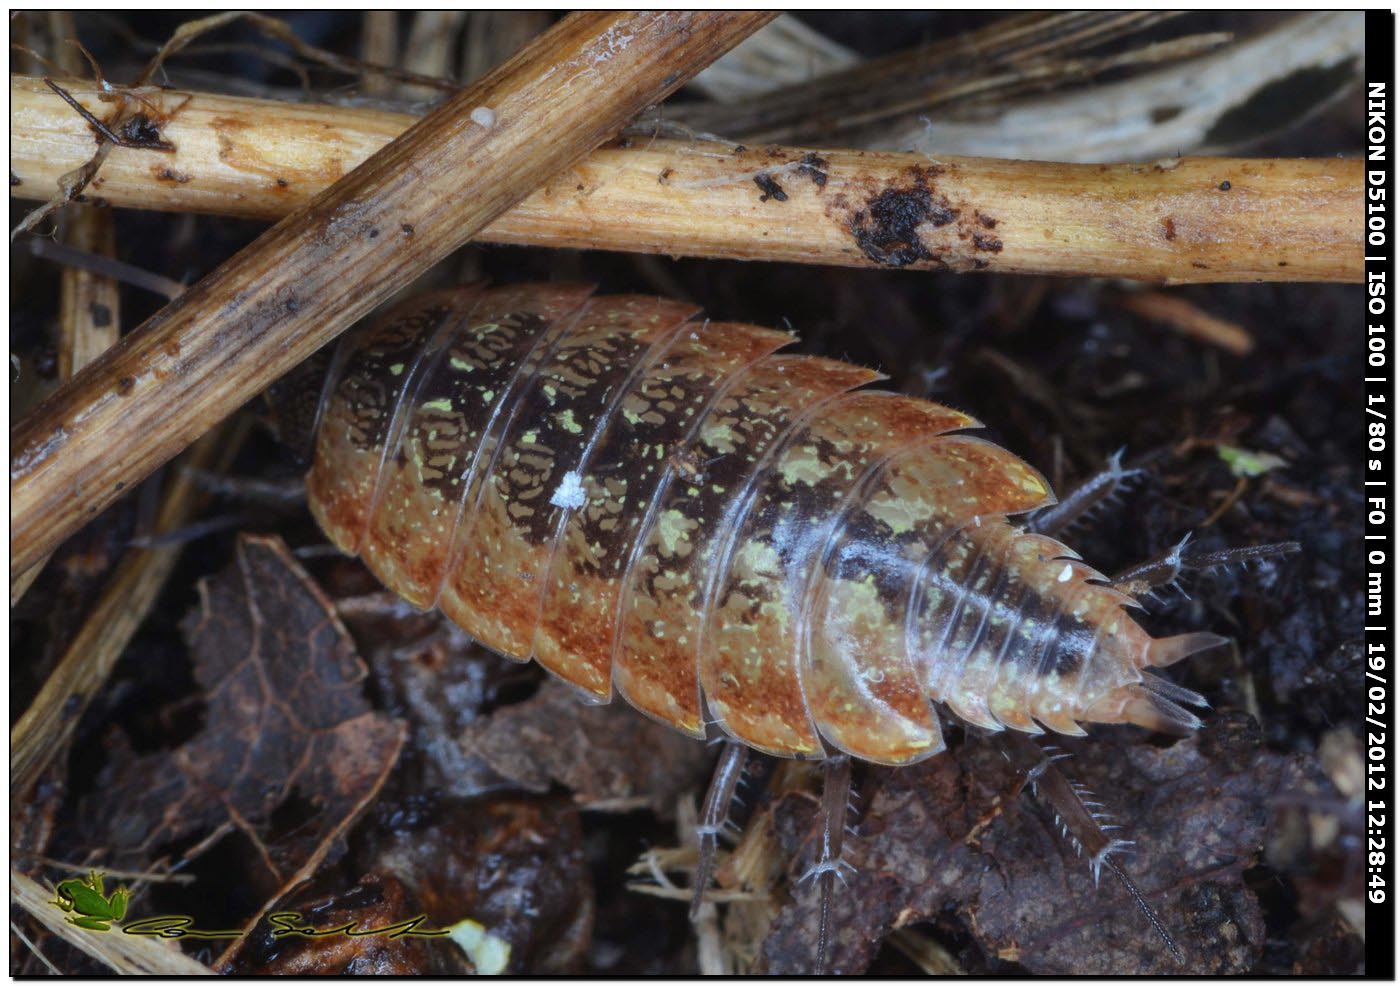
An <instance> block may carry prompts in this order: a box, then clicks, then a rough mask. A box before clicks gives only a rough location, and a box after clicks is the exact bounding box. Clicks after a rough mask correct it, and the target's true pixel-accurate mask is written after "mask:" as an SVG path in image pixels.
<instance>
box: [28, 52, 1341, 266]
mask: <svg viewBox="0 0 1400 986" xmlns="http://www.w3.org/2000/svg"><path fill="white" fill-rule="evenodd" d="M10 95H11V126H10V133H11V168H12V169H13V170H14V172H15V174H16V175H17V176H18V177H19V179H20V181H21V183H20V184H19V185H17V186H14V187H12V188H11V190H10V194H11V195H12V196H15V197H20V198H32V197H34V196H36V195H39V194H47V188H48V187H49V183H50V182H52V181H53V179H54V178H55V177H56V176H57V175H59V174H61V173H62V170H63V168H65V167H67V166H68V165H69V164H71V163H72V162H73V161H74V160H81V159H82V156H83V155H84V154H86V153H87V147H88V146H89V144H90V135H89V132H88V130H87V128H86V127H85V126H84V124H83V122H82V121H81V120H80V119H78V118H77V117H76V116H74V115H73V113H72V112H71V111H70V110H69V109H67V108H66V107H65V106H63V105H62V104H61V103H59V102H58V100H56V99H54V97H53V94H52V93H49V92H48V91H47V89H45V88H44V87H43V84H42V83H40V82H38V81H37V80H33V79H29V78H25V77H13V78H12V79H11V83H10ZM74 96H75V97H76V98H78V99H80V100H81V99H83V98H84V96H83V95H82V94H81V93H78V92H74ZM162 98H165V99H176V98H181V99H188V102H187V103H185V104H184V106H183V108H182V109H181V110H180V113H179V115H178V116H177V117H176V118H175V119H173V120H171V121H170V122H169V123H168V124H167V126H166V128H165V130H166V133H167V134H168V135H169V136H170V138H171V139H172V140H173V141H174V142H175V143H176V145H177V152H176V154H175V155H174V158H173V160H171V161H170V162H169V172H170V174H169V176H167V177H161V176H157V177H156V178H155V179H154V180H153V177H152V170H151V167H150V164H149V162H148V161H145V160H143V156H142V155H138V154H134V153H132V152H129V151H127V150H125V149H118V150H116V151H115V152H113V154H112V156H111V159H110V160H109V161H108V162H107V164H106V165H105V166H104V169H103V173H102V175H103V186H102V196H103V198H104V199H105V200H106V201H107V202H109V203H110V204H113V205H119V206H123V205H124V206H133V207H136V208H143V209H167V210H174V211H194V212H208V213H215V214H220V215H231V216H248V217H258V218H267V219H277V218H281V217H283V216H285V215H287V214H288V213H289V212H291V211H292V210H294V209H296V208H297V207H299V206H301V205H302V204H304V203H306V202H309V201H310V200H312V199H313V198H314V197H315V196H316V195H318V194H319V193H321V192H322V191H324V190H325V188H326V187H327V185H328V183H329V182H330V180H331V178H332V177H333V176H335V175H336V174H338V173H339V172H340V171H341V170H342V169H344V168H347V167H351V166H353V165H355V164H357V163H359V162H361V161H363V160H365V159H366V158H368V157H369V156H370V155H371V154H373V153H374V151H375V150H376V149H377V148H380V147H382V146H383V145H384V144H386V143H387V142H389V141H390V140H391V139H393V137H394V136H395V135H397V134H400V133H402V132H403V131H404V130H405V129H406V128H408V127H409V126H410V125H411V124H412V123H413V117H411V116H407V115H405V114H400V113H387V112H381V111H375V110H364V109H345V108H341V107H335V106H312V105H305V104H289V103H282V102H275V101H272V100H260V99H249V98H241V97H232V96H213V95H206V94H203V93H200V94H189V93H179V92H172V93H165V94H164V95H163V97H162ZM269 147H276V148H277V153H276V160H277V162H278V164H277V166H276V167H275V168H273V167H269V166H268V164H267V153H266V152H267V148H269ZM1363 168H1364V165H1363V162H1362V161H1360V160H1359V159H1357V160H1338V159H1317V160H1306V159H1305V160H1249V159H1237V158H1173V159H1171V160H1169V161H1164V162H1158V163H1156V164H1118V165H1107V166H1102V165H1071V164H1056V163H1046V162H1031V161H1002V160H994V159H987V158H958V157H946V158H939V159H938V160H932V159H930V158H928V157H925V156H923V155H917V154H897V153H874V152H859V151H824V150H815V151H813V150H808V149H805V148H795V147H771V148H769V147H765V148H761V149H753V150H739V149H737V148H736V146H735V145H733V144H729V143H715V142H704V141H698V140H675V139H666V138H656V139H652V138H651V137H650V136H648V138H647V139H646V140H642V139H640V138H637V137H633V138H631V139H630V146H626V147H622V146H611V147H607V148H603V149H600V150H598V151H595V152H594V153H593V154H591V155H589V156H588V157H587V158H585V159H584V160H583V161H581V162H579V163H578V164H577V165H575V166H574V167H573V168H572V169H570V170H569V171H568V172H566V173H564V174H562V175H559V176H558V177H556V178H554V179H553V180H552V181H550V182H548V183H547V184H545V185H544V187H543V188H540V189H539V190H537V191H535V192H534V194H532V195H530V196H529V197H527V198H526V199H525V201H524V202H522V203H521V204H520V205H519V206H517V207H516V208H514V209H512V210H511V211H509V212H507V213H505V214H504V215H502V216H501V217H500V218H499V219H497V220H495V221H494V222H492V223H490V224H489V225H487V226H486V228H485V229H483V230H482V232H481V234H480V235H479V236H478V237H477V239H480V240H486V241H488V242H498V243H513V244H526V245H531V246H546V247H569V248H583V249H599V250H620V251H627V252H632V253H651V254H658V255H663V256H698V257H715V258H725V259H740V260H765V261H795V262H802V263H819V264H832V265H841V266H853V267H877V268H878V267H885V268H891V267H899V268H901V269H906V270H945V269H952V270H987V271H992V272H1003V273H1005V272H1014V273H1026V274H1055V275H1074V276H1100V277H1127V278H1136V279H1139V280H1146V281H1158V282H1162V281H1166V282H1175V283H1184V282H1214V281H1251V280H1275V281H1276V280H1285V281H1356V280H1359V279H1360V277H1361V266H1362V265H1361V257H1362V249H1361V248H1362V240H1363V236H1362V234H1363V232H1364V230H1363V229H1362V228H1361V224H1362V221H1363V218H1364V217H1363V216H1362V214H1361V213H1359V212H1357V210H1356V208H1355V203H1356V200H1357V197H1358V196H1359V195H1360V194H1361V190H1362V172H1363ZM755 178H762V179H765V180H771V181H773V182H776V183H777V184H778V185H779V186H780V187H781V188H782V190H783V193H784V195H785V196H786V199H785V200H782V201H779V200H777V199H776V198H774V197H772V196H770V197H769V200H768V201H763V200H762V193H761V190H760V189H758V188H756V187H755V184H754V179H755ZM881 196H885V198H883V199H882V198H881ZM925 196H926V197H925ZM905 204H907V205H909V206H910V207H911V208H912V209H913V212H911V213H907V215H908V216H909V217H910V218H909V219H908V222H907V223H905V224H904V225H903V226H900V225H899V224H895V226H893V227H892V226H891V225H890V224H888V223H883V224H882V223H881V222H879V221H877V220H876V219H875V218H874V217H875V216H876V215H891V214H893V213H897V212H898V210H896V209H894V206H903V205H905ZM1164 217H1165V218H1170V219H1171V226H1170V227H1167V226H1166V225H1165V224H1164V222H1163V219H1164ZM1168 232H1170V234H1171V235H1170V236H1169V235H1167V234H1168Z"/></svg>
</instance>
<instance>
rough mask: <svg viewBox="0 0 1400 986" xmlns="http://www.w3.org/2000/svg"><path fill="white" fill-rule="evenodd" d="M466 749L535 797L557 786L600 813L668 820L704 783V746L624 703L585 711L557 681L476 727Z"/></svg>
mask: <svg viewBox="0 0 1400 986" xmlns="http://www.w3.org/2000/svg"><path fill="white" fill-rule="evenodd" d="M462 749H463V750H465V751H466V752H467V753H468V754H469V755H472V756H475V757H479V758H480V759H481V760H483V761H484V762H485V763H486V764H488V765H489V766H490V767H491V769H493V770H494V771H496V772H497V773H499V774H501V775H503V776H504V777H506V778H509V779H510V780H511V781H514V782H515V783H516V784H519V785H520V786H522V787H524V788H526V789H527V790H530V791H539V792H543V791H546V790H548V789H549V785H550V784H551V783H558V784H562V785H563V786H564V787H566V788H568V789H569V790H571V791H573V793H574V800H575V801H577V802H578V803H580V804H582V805H584V806H585V807H590V808H595V809H606V808H609V807H613V808H637V807H642V806H648V807H650V808H651V810H652V811H654V812H655V813H656V814H657V815H659V816H661V817H662V818H667V817H670V815H671V813H672V812H673V811H674V809H675V805H676V798H677V797H678V796H679V795H680V794H681V793H682V792H683V791H688V790H691V789H693V788H695V787H696V786H697V785H698V784H700V783H703V773H704V767H705V766H706V765H707V764H708V762H709V760H710V758H711V757H710V751H708V750H707V749H706V747H705V744H703V743H699V742H696V741H695V740H693V739H690V738H688V737H685V736H682V735H681V734H679V733H676V732H674V731H672V730H670V729H667V728H666V727H664V726H660V725H658V724H656V723H654V722H652V721H651V720H649V719H647V718H646V717H644V716H642V715H640V714H639V713H637V712H636V711H634V710H633V709H631V708H628V707H627V706H626V705H625V704H624V703H622V702H614V703H613V704H612V705H603V706H599V705H592V706H590V705H585V704H584V703H582V702H581V701H579V698H578V696H577V695H576V694H575V693H574V692H573V691H571V690H570V689H569V688H568V687H567V686H566V685H563V684H561V683H560V682H558V681H556V680H555V679H553V678H551V679H549V680H548V681H546V682H545V683H544V684H543V685H541V686H540V689H539V691H538V692H536V693H535V694H534V695H533V696H532V697H531V698H529V699H527V700H526V701H524V702H520V703H517V704H515V705H511V706H507V707H505V708H502V709H498V710H497V711H496V712H495V713H493V714H492V715H491V716H489V717H488V718H486V719H484V720H482V721H481V722H479V723H476V724H474V725H472V726H470V727H469V728H468V729H467V730H466V732H465V733H464V734H463V736H462Z"/></svg>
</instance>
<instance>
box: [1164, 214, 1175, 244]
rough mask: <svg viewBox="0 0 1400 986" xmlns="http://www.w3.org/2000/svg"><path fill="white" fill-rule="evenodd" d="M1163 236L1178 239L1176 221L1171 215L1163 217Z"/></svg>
mask: <svg viewBox="0 0 1400 986" xmlns="http://www.w3.org/2000/svg"><path fill="white" fill-rule="evenodd" d="M1162 236H1163V237H1165V238H1166V239H1168V240H1174V239H1176V222H1175V220H1173V219H1172V217H1171V216H1163V217H1162Z"/></svg>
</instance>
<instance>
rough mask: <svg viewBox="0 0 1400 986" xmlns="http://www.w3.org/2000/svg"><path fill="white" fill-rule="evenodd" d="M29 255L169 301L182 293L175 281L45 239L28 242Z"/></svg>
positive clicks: (180, 285) (181, 285)
mask: <svg viewBox="0 0 1400 986" xmlns="http://www.w3.org/2000/svg"><path fill="white" fill-rule="evenodd" d="M29 252H30V253H32V254H34V256H36V257H42V258H43V259H45V260H52V261H55V262H56V263H60V264H64V265H66V266H68V267H71V268H75V269H79V270H84V271H88V272H90V273H92V274H96V275H99V276H101V277H106V278H111V279H112V280H113V281H120V282H122V283H123V284H130V285H131V286H132V287H137V288H144V289H145V290H147V291H151V292H153V293H155V294H158V295H161V296H162V297H164V298H167V299H169V300H171V301H174V300H175V299H176V298H178V297H180V295H182V294H184V293H185V285H183V284H181V283H180V282H179V281H175V280H171V279H170V278H168V277H162V276H161V275H160V274H155V273H152V272H151V271H148V270H146V269H144V268H141V267H137V266H136V265H135V264H128V263H124V262H123V261H120V260H113V259H112V258H111V257H108V256H104V255H103V254H100V253H96V252H94V251H92V250H81V249H79V248H77V247H74V246H68V245H67V244H64V243H57V242H55V241H53V240H50V239H48V238H47V237H42V236H36V237H35V238H34V239H32V240H30V241H29ZM83 365H84V366H86V365H87V364H86V363H84V364H83ZM79 369H81V367H79Z"/></svg>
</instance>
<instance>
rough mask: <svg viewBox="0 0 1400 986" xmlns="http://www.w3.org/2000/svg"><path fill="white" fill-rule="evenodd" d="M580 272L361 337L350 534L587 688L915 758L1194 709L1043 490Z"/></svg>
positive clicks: (330, 476)
mask: <svg viewBox="0 0 1400 986" xmlns="http://www.w3.org/2000/svg"><path fill="white" fill-rule="evenodd" d="M696 315H697V312H696V310H695V309H694V308H693V307H691V306H689V305H685V304H681V303H678V302H674V301H667V300H663V299H657V298H648V297H638V296H615V297H593V296H592V295H591V291H590V289H588V288H585V287H579V286H574V285H560V284H549V285H531V286H508V287H498V288H493V289H489V290H487V289H482V288H475V287H467V288H461V289H456V290H452V291H447V292H440V293H437V294H433V295H428V296H425V297H422V298H418V299H415V300H413V301H411V302H409V303H408V304H406V305H404V306H401V307H400V308H398V309H397V310H395V311H393V312H391V313H390V314H389V315H387V316H386V317H384V318H383V319H381V320H379V321H378V322H377V323H375V324H373V325H372V326H370V327H369V328H367V329H365V330H362V331H360V332H358V333H355V334H354V335H352V336H349V337H347V338H346V339H345V340H344V341H343V342H342V343H341V345H340V346H339V348H338V350H337V353H336V356H335V358H334V360H333V364H332V369H331V373H330V377H329V379H328V381H327V383H326V387H325V389H324V392H323V394H322V398H321V406H320V409H319V412H318V427H317V432H316V438H315V444H314V452H313V460H312V466H311V469H310V473H309V475H308V479H307V483H308V491H309V495H310V502H311V507H312V510H313V513H314V514H315V516H316V518H317V520H318V522H319V523H320V524H321V526H322V527H323V528H324V530H325V531H326V533H327V534H328V535H329V537H330V538H331V539H332V540H333V541H334V542H335V543H336V544H337V545H338V546H339V547H340V548H341V549H343V550H345V551H347V552H351V553H356V554H358V555H360V556H361V557H362V558H363V559H364V561H365V563H366V564H367V565H368V566H369V567H370V569H372V570H373V571H374V572H375V574H376V575H378V577H379V578H380V579H382V580H383V581H384V583H385V584H386V585H388V586H389V587H390V588H392V589H393V590H395V591H396V592H397V593H399V594H400V595H402V596H403V597H404V598H406V599H407V600H409V601H410V602H412V603H414V604H415V605H417V606H420V607H425V608H426V607H431V606H434V605H436V606H437V607H439V608H440V609H441V610H442V611H443V612H444V613H445V614H446V615H447V616H448V617H449V618H450V619H451V620H453V621H454V622H455V623H457V624H458V625H459V626H461V627H462V628H463V629H464V630H466V631H467V632H468V633H470V634H471V635H472V636H473V637H475V638H476V639H477V640H479V641H480V642H482V643H483V644H485V645H487V646H489V647H491V648H493V649H495V650H497V651H499V652H500V653H502V654H505V655H507V656H509V657H512V658H515V659H518V660H526V659H529V658H531V657H533V658H534V659H536V660H538V661H539V662H540V663H541V664H543V665H544V666H545V667H546V668H548V669H549V670H550V671H551V672H553V673H554V674H556V675H558V676H560V677H561V678H563V679H565V680H566V681H568V682H570V683H572V684H573V685H574V686H575V687H576V688H577V689H578V690H579V691H580V692H581V693H582V694H583V695H584V696H585V697H586V698H588V699H591V700H594V701H607V700H609V699H610V698H611V697H612V694H613V692H614V690H616V691H617V692H618V693H620V694H621V695H622V697H623V698H625V699H626V700H627V701H628V702H630V703H631V704H632V705H633V706H635V707H636V708H638V709H639V710H641V711H642V712H644V713H646V714H647V715H649V716H652V717H654V718H655V719H658V720H660V721H661V722H664V723H666V724H668V725H670V726H672V727H674V728H676V729H678V730H681V731H683V732H685V733H688V734H690V735H693V736H696V737H700V736H703V735H704V734H705V728H706V724H707V722H710V721H713V722H717V723H718V724H719V725H720V726H721V727H722V728H723V729H724V730H725V731H726V732H728V733H729V734H730V735H731V736H733V737H734V738H736V739H737V740H739V741H741V742H742V743H744V744H746V745H748V746H749V747H751V748H753V749H756V750H759V751H762V752H765V753H770V754H776V755H783V756H797V757H813V758H815V757H822V756H824V755H826V754H827V753H829V752H832V751H841V752H844V753H848V754H851V755H853V756H855V757H859V758H861V759H864V760H868V761H872V762H876V763H882V764H905V763H910V762H913V761H916V760H919V759H921V758H924V757H927V756H930V755H932V754H934V753H936V752H938V751H939V750H941V749H943V739H942V734H941V731H940V727H939V720H938V715H937V711H936V706H937V705H939V704H941V705H944V706H946V707H947V708H948V709H950V710H951V711H952V712H953V713H955V714H956V715H958V716H959V717H961V718H962V719H964V720H965V721H967V722H969V723H972V724H975V725H978V726H982V727H987V728H991V729H1000V728H1002V727H1012V728H1015V729H1020V730H1025V731H1030V732H1039V731H1041V729H1042V727H1044V728H1049V729H1051V730H1055V731H1058V732H1062V733H1075V734H1077V733H1080V732H1082V730H1081V728H1080V725H1079V724H1080V723H1084V722H1131V723H1137V724H1140V725H1144V726H1148V727H1156V728H1162V727H1169V726H1173V725H1175V726H1189V725H1194V724H1195V723H1196V720H1195V719H1194V717H1193V716H1191V714H1190V713H1188V712H1186V711H1185V710H1184V709H1183V708H1182V707H1181V706H1179V705H1178V704H1177V703H1176V702H1175V701H1173V699H1174V698H1183V697H1192V696H1191V693H1189V692H1185V691H1184V690H1182V689H1179V688H1177V687H1176V686H1174V685H1170V684H1168V683H1166V682H1165V681H1163V680H1162V679H1159V678H1157V677H1155V676H1153V675H1152V674H1151V673H1150V671H1149V669H1150V668H1152V667H1154V666H1161V665H1165V664H1169V663H1171V662H1173V661H1175V660H1178V659H1180V658H1181V657H1183V656H1185V655H1186V654H1189V653H1191V652H1193V651H1195V650H1199V649H1200V648H1201V647H1203V646H1206V645H1208V644H1209V643H1212V642H1214V640H1215V639H1216V638H1213V637H1210V636H1209V635H1204V634H1188V635H1185V636H1183V637H1172V638H1163V639H1153V638H1152V637H1150V636H1149V635H1148V634H1147V633H1146V632H1145V631H1144V630H1143V629H1142V628H1141V627H1140V626H1139V625H1138V624H1137V623H1136V622H1135V621H1134V620H1133V619H1132V618H1131V616H1130V615H1129V613H1128V612H1127V610H1126V609H1125V607H1127V606H1130V605H1132V604H1133V600H1132V599H1131V598H1130V597H1129V596H1127V595H1125V594H1123V593H1122V592H1120V591H1118V590H1116V589H1114V588H1112V587H1111V586H1109V585H1108V584H1106V580H1105V579H1104V578H1103V577H1102V576H1101V575H1099V574H1098V573H1097V572H1095V571H1094V570H1093V569H1092V568H1090V567H1089V566H1087V565H1086V564H1084V563H1083V562H1081V561H1080V560H1079V558H1078V556H1077V555H1075V554H1074V553H1073V552H1072V551H1070V550H1069V549H1068V548H1066V547H1065V546H1064V545H1062V544H1060V543H1059V542H1057V541H1055V540H1053V539H1051V538H1049V537H1045V536H1042V535H1038V534H1034V533H1029V532H1027V531H1024V530H1021V529H1019V528H1017V527H1015V526H1013V525H1012V524H1011V523H1010V522H1009V521H1008V520H1007V518H1008V517H1009V516H1011V515H1016V514H1023V513H1025V512H1027V511H1030V510H1034V509H1035V508H1038V507H1042V506H1045V505H1046V504H1049V503H1051V502H1053V500H1054V497H1053V495H1052V493H1051V492H1050V489H1049V487H1048V485H1047V484H1046V482H1045V480H1044V479H1043V477H1042V476H1041V475H1040V474H1039V473H1038V472H1037V471H1036V470H1035V469H1033V468H1032V467H1031V466H1029V465H1027V464H1026V463H1025V462H1023V461H1021V460H1020V459H1018V458H1017V457H1015V456H1014V455H1012V454H1010V453H1009V452H1007V451H1005V450H1003V449H1001V448H1000V447H998V446H996V445H994V444H992V443H990V442H987V441H985V440H983V439H980V438H977V437H974V436H972V435H969V434H967V433H966V432H967V431H968V430H969V429H973V428H976V427H977V422H976V421H974V420H973V419H972V418H970V417H968V416H967V415H965V414H963V413H961V412H959V411H956V410H952V409H950V408H947V407H943V406H940V405H937V404H933V403H930V402H927V401H923V400H918V399H914V398H911V397H907V396H903V395H899V394H895V393H888V392H882V391H878V390H871V389H868V388H866V386H865V385H868V384H871V383H873V382H875V381H876V380H878V379H879V375H878V374H876V373H874V372H872V371H869V370H866V369H861V368H858V367H855V366H852V365H849V364H846V363H841V362H836V361H832V360H828V359H824V358H819V357H812V356H790V355H779V354H778V353H777V350H779V349H780V348H781V347H782V346H784V345H785V344H787V343H789V342H790V341H791V337H790V336H788V335H787V334H785V333H780V332H775V331H771V330H768V329H762V328H758V327H756V326H752V325H744V324H734V323H720V322H711V321H702V320H697V319H696Z"/></svg>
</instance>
